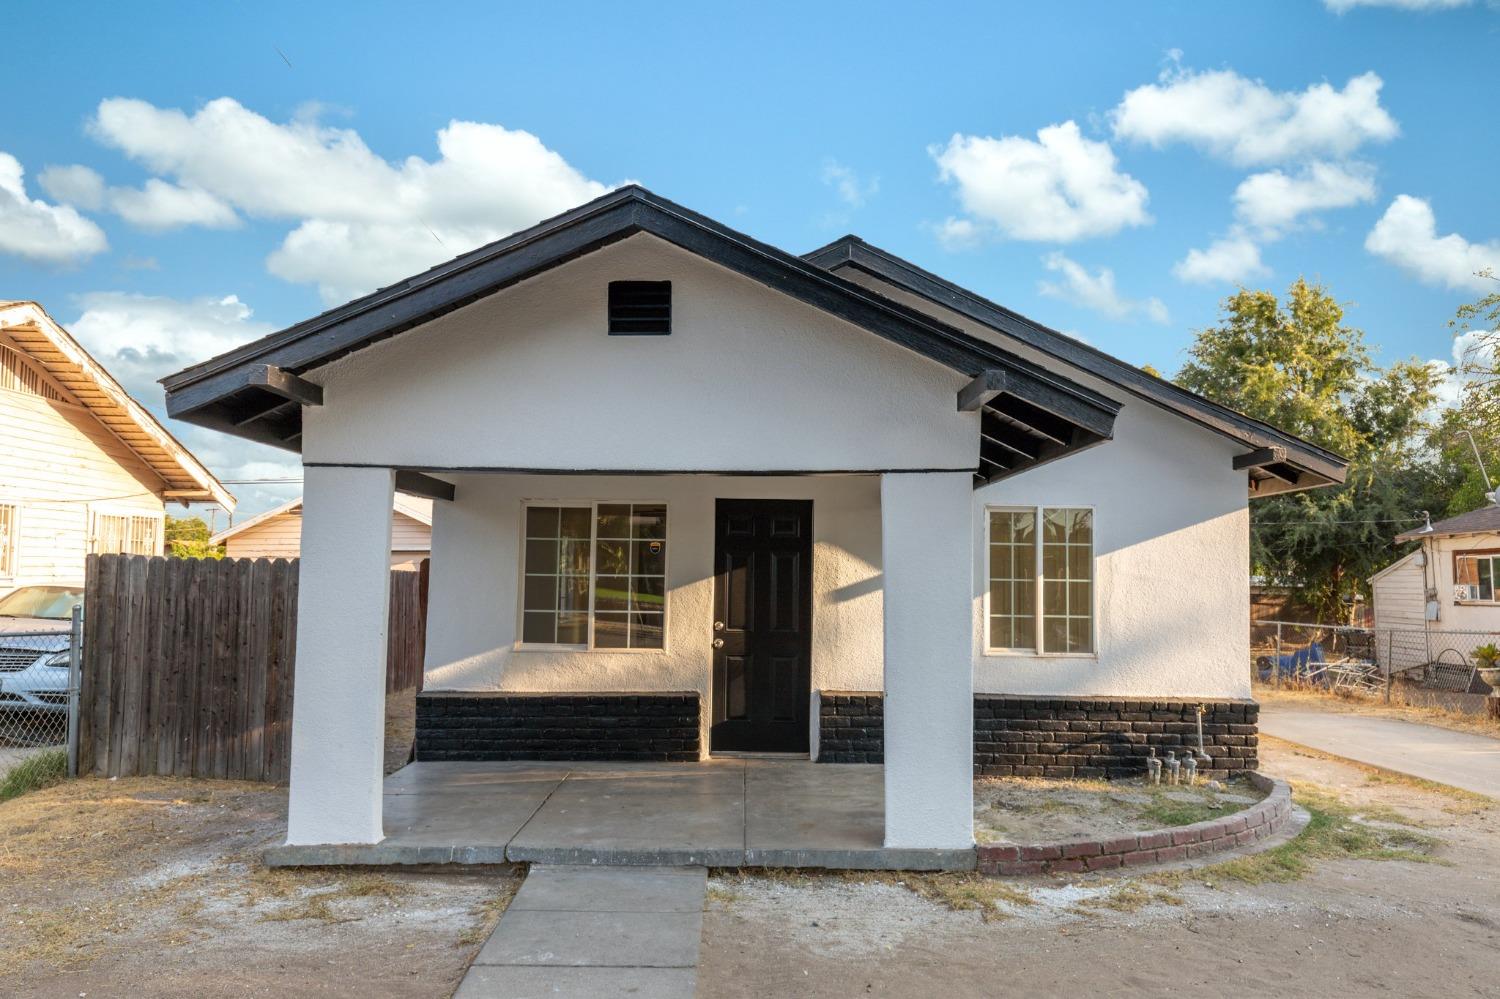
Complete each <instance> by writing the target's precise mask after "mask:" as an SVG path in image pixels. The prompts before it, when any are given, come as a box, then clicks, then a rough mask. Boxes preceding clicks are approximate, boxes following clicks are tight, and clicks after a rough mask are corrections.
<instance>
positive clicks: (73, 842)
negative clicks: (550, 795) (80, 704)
mask: <svg viewBox="0 0 1500 999" xmlns="http://www.w3.org/2000/svg"><path fill="white" fill-rule="evenodd" d="M285 822H286V792H285V791H284V790H283V789H278V788H272V787H267V786H266V785H262V784H244V783H233V782H218V781H192V780H171V779H161V778H133V779H123V778H122V779H119V780H106V779H100V778H90V779H84V780H80V781H73V782H70V783H68V784H64V785H60V786H58V787H54V788H50V789H48V790H45V791H39V792H35V793H32V794H28V795H25V796H23V797H21V798H17V799H15V800H13V801H10V802H6V803H5V804H3V805H0V954H4V956H5V958H4V960H5V965H4V967H5V970H4V972H3V973H0V974H3V977H0V994H5V995H16V996H23V995H24V996H39V997H50V996H66V997H69V999H76V997H78V996H80V995H87V996H90V997H93V996H131V997H137V996H140V997H156V996H162V997H165V996H194V997H216V996H256V995H274V996H278V997H289V996H350V997H356V996H357V997H367V996H375V995H378V996H412V997H418V996H421V997H431V996H447V995H449V994H450V993H451V991H452V989H453V988H454V987H455V986H456V985H457V983H458V980H459V978H460V977H461V976H462V974H463V971H464V969H465V968H466V967H467V966H468V963H469V961H470V960H471V959H472V957H473V955H474V953H475V952H476V951H477V950H478V948H479V945H480V944H481V943H482V942H483V940H484V938H485V936H486V935H487V934H488V932H489V929H490V927H491V926H492V925H493V923H494V920H495V919H497V918H498V916H499V913H500V912H501V911H503V909H504V906H505V904H506V903H507V902H508V901H509V898H510V896H511V894H513V893H514V890H515V888H516V887H517V885H518V884H519V877H518V876H517V875H516V874H515V873H514V872H511V871H503V870H502V871H491V872H480V873H475V874H472V875H464V876H456V875H451V874H446V875H436V874H420V873H418V874H385V873H370V872H359V871H352V870H326V871H285V870H279V871H278V870H268V869H266V868H264V867H263V866H261V864H260V863H259V860H258V856H259V851H260V849H261V848H262V847H264V846H265V845H267V844H269V843H271V842H274V841H275V840H277V839H278V838H279V837H280V836H282V835H284V831H285V828H286V826H285Z"/></svg>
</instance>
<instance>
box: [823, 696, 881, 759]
mask: <svg viewBox="0 0 1500 999" xmlns="http://www.w3.org/2000/svg"><path fill="white" fill-rule="evenodd" d="M884 754H885V698H884V697H883V696H882V695H880V694H872V693H863V692H853V691H851V692H847V693H846V692H843V691H832V690H825V691H823V692H822V696H821V698H820V700H819V704H818V762H819V763H879V762H880V761H881V760H882V758H883V757H884Z"/></svg>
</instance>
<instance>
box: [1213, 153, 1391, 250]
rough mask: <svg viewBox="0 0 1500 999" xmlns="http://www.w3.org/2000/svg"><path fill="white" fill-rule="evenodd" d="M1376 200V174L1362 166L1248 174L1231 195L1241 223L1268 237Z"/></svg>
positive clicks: (1322, 166) (1312, 165)
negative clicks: (1308, 219)
mask: <svg viewBox="0 0 1500 999" xmlns="http://www.w3.org/2000/svg"><path fill="white" fill-rule="evenodd" d="M1374 200H1375V171H1374V169H1373V168H1371V167H1369V166H1368V165H1365V164H1360V163H1349V164H1338V163H1325V162H1321V161H1320V162H1314V163H1309V164H1308V165H1307V166H1305V167H1303V168H1302V169H1301V170H1299V171H1297V172H1295V173H1285V172H1283V171H1281V170H1271V171H1267V172H1265V173H1257V174H1251V175H1250V176H1249V177H1246V178H1245V179H1244V180H1243V181H1241V182H1240V186H1239V187H1237V188H1235V191H1234V210H1235V215H1237V216H1238V217H1239V219H1240V221H1242V222H1244V223H1245V224H1246V225H1249V226H1253V227H1254V228H1256V229H1259V230H1262V231H1264V232H1265V233H1267V234H1273V235H1274V234H1280V233H1283V232H1285V231H1286V230H1288V229H1291V228H1293V227H1294V226H1296V225H1297V223H1298V222H1299V221H1300V220H1301V218H1302V216H1304V215H1308V214H1311V213H1313V212H1318V211H1322V210H1324V209H1329V208H1347V207H1348V206H1350V205H1356V204H1360V203H1361V202H1368V201H1374Z"/></svg>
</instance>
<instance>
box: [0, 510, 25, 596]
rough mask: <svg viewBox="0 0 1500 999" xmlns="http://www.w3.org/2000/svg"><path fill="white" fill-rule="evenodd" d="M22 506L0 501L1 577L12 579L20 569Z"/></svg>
mask: <svg viewBox="0 0 1500 999" xmlns="http://www.w3.org/2000/svg"><path fill="white" fill-rule="evenodd" d="M20 556H21V508H20V507H19V506H17V505H16V504H14V503H0V578H3V579H10V578H13V577H14V576H15V574H16V573H17V572H18V571H20Z"/></svg>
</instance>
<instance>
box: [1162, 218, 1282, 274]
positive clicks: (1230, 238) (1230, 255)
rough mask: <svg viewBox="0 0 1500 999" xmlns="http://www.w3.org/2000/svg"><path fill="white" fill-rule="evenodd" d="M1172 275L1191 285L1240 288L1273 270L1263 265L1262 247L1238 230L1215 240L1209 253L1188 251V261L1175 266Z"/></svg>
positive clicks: (1205, 251)
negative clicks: (1232, 285)
mask: <svg viewBox="0 0 1500 999" xmlns="http://www.w3.org/2000/svg"><path fill="white" fill-rule="evenodd" d="M1172 273H1173V274H1174V275H1176V276H1177V279H1178V280H1179V281H1186V282H1189V283H1190V284H1211V283H1216V282H1224V283H1229V284H1238V283H1240V282H1243V281H1249V280H1250V279H1252V278H1258V277H1265V276H1266V275H1267V274H1269V273H1270V270H1269V269H1268V268H1267V267H1266V265H1265V264H1263V263H1261V260H1260V245H1259V244H1258V243H1256V241H1255V240H1253V239H1251V238H1250V237H1249V236H1247V235H1245V234H1244V233H1243V232H1241V231H1238V230H1235V231H1231V232H1230V233H1229V235H1227V236H1224V237H1223V238H1221V239H1216V240H1214V242H1213V243H1212V244H1211V245H1210V246H1209V247H1208V249H1206V250H1197V249H1194V250H1189V251H1188V254H1187V256H1186V257H1184V258H1183V259H1181V260H1179V261H1178V262H1177V263H1176V264H1174V265H1173V267H1172Z"/></svg>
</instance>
